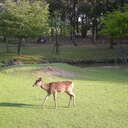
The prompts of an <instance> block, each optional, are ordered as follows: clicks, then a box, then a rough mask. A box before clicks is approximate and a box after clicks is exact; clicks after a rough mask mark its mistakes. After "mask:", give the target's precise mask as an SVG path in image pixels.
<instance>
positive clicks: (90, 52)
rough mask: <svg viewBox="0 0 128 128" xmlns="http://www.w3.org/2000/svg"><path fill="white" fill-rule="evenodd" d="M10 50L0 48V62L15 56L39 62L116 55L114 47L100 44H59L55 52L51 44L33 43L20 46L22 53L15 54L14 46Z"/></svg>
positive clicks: (25, 60) (111, 56)
mask: <svg viewBox="0 0 128 128" xmlns="http://www.w3.org/2000/svg"><path fill="white" fill-rule="evenodd" d="M9 50H10V52H9V53H6V49H5V48H3V47H2V48H0V62H1V61H6V60H9V59H13V58H17V59H19V60H22V61H23V62H25V63H39V62H41V61H42V60H43V59H44V60H45V59H46V60H47V59H48V60H49V59H50V60H51V59H52V60H53V59H77V60H79V59H90V60H92V59H111V58H115V57H118V56H119V55H118V53H117V50H116V49H109V48H108V47H102V46H95V45H89V46H78V47H75V46H72V45H65V46H60V50H59V51H60V52H59V54H56V53H55V48H54V47H53V45H34V46H33V47H24V48H22V54H21V55H20V56H18V55H17V54H16V47H11V48H9Z"/></svg>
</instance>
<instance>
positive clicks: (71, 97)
mask: <svg viewBox="0 0 128 128" xmlns="http://www.w3.org/2000/svg"><path fill="white" fill-rule="evenodd" d="M67 94H68V95H69V96H70V99H69V104H68V106H69V107H70V103H71V101H72V99H73V106H75V94H74V93H73V92H68V93H67Z"/></svg>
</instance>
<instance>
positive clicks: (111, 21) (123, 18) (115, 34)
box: [101, 6, 128, 39]
mask: <svg viewBox="0 0 128 128" xmlns="http://www.w3.org/2000/svg"><path fill="white" fill-rule="evenodd" d="M101 24H102V25H103V29H102V31H101V33H103V34H105V35H108V36H110V37H111V38H112V39H117V38H121V37H125V36H127V35H128V6H126V7H124V9H123V11H120V10H115V11H113V12H111V13H107V14H106V15H105V17H104V18H103V21H102V23H101Z"/></svg>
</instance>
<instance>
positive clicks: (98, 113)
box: [0, 64, 128, 128]
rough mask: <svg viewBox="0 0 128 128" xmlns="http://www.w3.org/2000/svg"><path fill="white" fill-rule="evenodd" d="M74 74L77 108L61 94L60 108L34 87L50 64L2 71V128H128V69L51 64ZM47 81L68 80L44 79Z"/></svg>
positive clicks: (0, 122)
mask: <svg viewBox="0 0 128 128" xmlns="http://www.w3.org/2000/svg"><path fill="white" fill-rule="evenodd" d="M51 65H53V66H57V67H59V68H62V69H65V70H67V71H71V72H74V73H75V74H77V77H75V78H72V79H71V80H72V81H73V82H74V83H75V88H74V92H75V94H76V107H71V108H67V107H66V106H67V103H68V98H69V97H68V96H67V95H66V94H59V95H58V109H54V103H53V98H52V97H50V98H49V99H48V101H47V102H46V106H45V107H44V108H42V105H41V103H42V100H43V98H44V96H45V95H46V93H45V92H44V91H42V90H41V89H39V88H33V87H32V84H33V82H34V81H35V79H36V78H37V76H36V75H35V72H36V71H39V70H40V68H41V67H43V66H47V65H26V66H18V67H15V66H14V67H9V68H1V72H0V81H1V83H0V128H128V79H127V76H128V68H127V67H119V68H110V69H107V68H100V67H99V68H78V67H74V66H70V65H67V64H51ZM42 77H43V78H44V80H45V81H46V82H50V81H58V80H67V79H68V78H62V77H55V76H47V75H44V76H42Z"/></svg>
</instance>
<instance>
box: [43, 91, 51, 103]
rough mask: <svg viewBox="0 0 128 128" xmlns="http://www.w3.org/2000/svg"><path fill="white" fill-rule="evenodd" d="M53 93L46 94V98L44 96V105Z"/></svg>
mask: <svg viewBox="0 0 128 128" xmlns="http://www.w3.org/2000/svg"><path fill="white" fill-rule="evenodd" d="M50 95H51V94H50V93H48V94H47V95H46V96H45V98H44V102H43V105H44V104H45V103H46V100H47V99H48V97H49V96H50Z"/></svg>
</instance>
